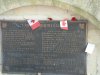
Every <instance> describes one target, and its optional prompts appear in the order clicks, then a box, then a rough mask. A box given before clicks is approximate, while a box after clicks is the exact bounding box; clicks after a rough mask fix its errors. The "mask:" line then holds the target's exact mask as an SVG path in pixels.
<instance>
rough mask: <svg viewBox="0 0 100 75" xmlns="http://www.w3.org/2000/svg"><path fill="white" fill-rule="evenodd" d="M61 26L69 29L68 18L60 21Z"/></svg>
mask: <svg viewBox="0 0 100 75" xmlns="http://www.w3.org/2000/svg"><path fill="white" fill-rule="evenodd" d="M60 27H61V29H63V30H68V23H67V20H66V19H65V20H62V21H60Z"/></svg>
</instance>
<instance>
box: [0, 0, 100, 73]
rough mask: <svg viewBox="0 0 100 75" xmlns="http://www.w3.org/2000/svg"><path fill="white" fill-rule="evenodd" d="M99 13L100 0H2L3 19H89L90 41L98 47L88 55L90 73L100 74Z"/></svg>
mask: <svg viewBox="0 0 100 75" xmlns="http://www.w3.org/2000/svg"><path fill="white" fill-rule="evenodd" d="M58 12H59V13H58ZM99 13H100V0H0V14H1V15H0V19H1V20H5V19H7V20H23V19H26V18H36V19H47V18H48V17H52V18H53V19H54V20H55V19H59V20H60V19H62V18H65V17H67V18H69V19H70V18H71V16H76V17H77V18H78V19H81V18H82V19H83V18H84V19H87V20H89V24H88V42H90V43H94V44H95V45H96V48H95V51H94V52H93V54H91V55H89V54H88V57H87V72H88V75H100V50H99V49H100V41H99V39H100V15H99ZM0 36H1V35H0ZM0 41H1V39H0ZM0 55H1V54H0ZM0 64H1V63H0ZM1 75H2V73H1ZM4 75H8V74H4ZM9 75H11V74H9ZM16 75H19V74H16ZM21 75H31V74H21ZM32 75H33V74H32Z"/></svg>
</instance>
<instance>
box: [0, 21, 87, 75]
mask: <svg viewBox="0 0 100 75" xmlns="http://www.w3.org/2000/svg"><path fill="white" fill-rule="evenodd" d="M40 23H41V26H40V27H39V28H37V29H35V30H32V29H31V27H30V26H29V24H28V23H27V21H2V25H1V29H2V55H3V56H2V58H3V72H4V73H26V72H28V73H38V72H40V73H60V74H62V73H65V74H69V75H85V74H86V53H85V47H86V44H87V41H86V28H87V27H86V23H87V22H86V21H83V20H79V21H75V22H72V21H68V28H69V30H67V31H66V30H62V29H61V28H60V21H40Z"/></svg>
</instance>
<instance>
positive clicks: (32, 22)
mask: <svg viewBox="0 0 100 75" xmlns="http://www.w3.org/2000/svg"><path fill="white" fill-rule="evenodd" d="M27 22H28V24H29V25H30V27H31V28H32V30H35V29H37V28H38V27H40V25H41V24H40V22H39V21H38V20H32V19H28V20H27Z"/></svg>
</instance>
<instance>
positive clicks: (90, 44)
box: [85, 43, 95, 54]
mask: <svg viewBox="0 0 100 75" xmlns="http://www.w3.org/2000/svg"><path fill="white" fill-rule="evenodd" d="M94 48H95V44H92V43H88V45H87V47H86V50H85V52H87V53H89V54H92V53H93V51H94Z"/></svg>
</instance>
